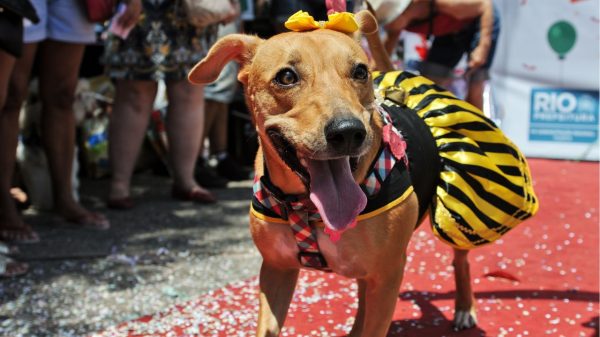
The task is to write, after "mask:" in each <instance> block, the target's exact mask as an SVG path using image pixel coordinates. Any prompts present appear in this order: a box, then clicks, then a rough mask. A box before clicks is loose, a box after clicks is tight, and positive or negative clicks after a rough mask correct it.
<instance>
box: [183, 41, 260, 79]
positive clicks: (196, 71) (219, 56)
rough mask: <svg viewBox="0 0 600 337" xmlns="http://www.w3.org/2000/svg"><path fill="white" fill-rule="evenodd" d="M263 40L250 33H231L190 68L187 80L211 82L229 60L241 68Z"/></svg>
mask: <svg viewBox="0 0 600 337" xmlns="http://www.w3.org/2000/svg"><path fill="white" fill-rule="evenodd" d="M262 41H263V40H262V39H260V38H258V37H256V36H252V35H244V34H231V35H227V36H225V37H223V38H222V39H220V40H219V41H217V42H216V43H215V44H214V45H213V46H212V48H210V50H209V51H208V55H206V57H205V58H204V59H202V60H201V61H200V62H198V64H196V65H195V66H194V68H192V70H191V71H190V73H189V74H188V80H189V81H190V82H192V83H193V84H202V83H210V82H213V81H215V80H216V79H217V77H219V74H220V73H221V70H223V67H225V65H226V64H227V63H228V62H229V61H236V62H238V63H240V65H241V66H242V68H243V67H244V66H245V65H246V64H248V63H249V62H250V60H252V57H253V56H254V52H255V51H256V47H257V46H258V45H259V44H260V43H261V42H262Z"/></svg>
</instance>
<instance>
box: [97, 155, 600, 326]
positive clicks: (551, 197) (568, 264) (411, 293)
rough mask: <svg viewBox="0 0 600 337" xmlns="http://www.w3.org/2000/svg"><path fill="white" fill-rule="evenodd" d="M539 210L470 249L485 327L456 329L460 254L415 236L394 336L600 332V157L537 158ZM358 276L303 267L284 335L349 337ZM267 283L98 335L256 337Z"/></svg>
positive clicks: (423, 234) (245, 285) (248, 284)
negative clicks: (455, 259) (455, 261)
mask: <svg viewBox="0 0 600 337" xmlns="http://www.w3.org/2000/svg"><path fill="white" fill-rule="evenodd" d="M530 164H531V166H532V171H533V172H532V173H533V177H534V182H535V185H536V191H537V194H538V197H539V199H540V205H541V207H540V211H539V214H538V215H537V216H536V217H534V218H533V219H531V220H528V221H527V222H526V223H524V224H522V225H520V226H519V227H517V228H516V229H515V230H513V232H511V233H510V234H508V235H507V236H506V237H505V238H504V239H503V240H501V241H500V242H497V243H496V244H494V245H490V246H486V247H483V248H481V249H477V250H475V251H473V252H472V253H471V254H470V258H471V268H472V269H471V274H472V275H473V282H474V290H475V292H476V293H475V296H476V298H477V307H478V318H479V326H478V327H476V328H473V329H470V330H467V331H464V332H461V333H455V332H453V331H452V329H451V319H452V315H453V297H454V292H453V288H454V285H453V282H454V280H453V274H452V268H451V266H450V262H451V258H452V257H451V251H450V249H449V248H448V247H446V246H444V245H443V244H442V243H440V242H439V241H437V240H436V239H435V238H434V237H433V236H432V235H431V233H430V231H429V229H428V228H426V227H427V226H422V227H421V228H420V229H419V230H418V231H416V232H415V234H414V236H413V240H412V242H411V245H410V250H409V258H408V264H407V270H406V273H405V279H404V282H403V285H402V288H401V292H400V296H399V298H398V303H397V306H396V311H395V313H394V319H393V322H392V324H391V326H390V330H389V334H388V336H415V337H416V336H462V337H474V336H523V337H525V336H568V337H576V336H598V329H599V327H598V310H599V306H598V296H599V295H598V282H599V279H598V263H599V256H598V253H599V252H598V202H599V200H598V173H599V172H598V163H590V162H570V161H555V160H530ZM355 296H356V285H355V284H354V282H353V281H352V280H348V279H344V278H342V277H339V276H336V275H330V274H323V273H319V272H303V273H301V279H300V281H299V284H298V287H297V290H296V293H295V295H294V299H293V302H292V304H291V307H290V310H289V314H288V319H287V321H286V324H285V326H286V327H285V329H284V332H283V333H282V335H283V336H298V337H301V336H344V335H345V334H347V333H348V331H349V330H350V328H351V326H352V322H353V315H354V313H355V311H356V307H357V304H356V302H355V300H354V298H355ZM257 306H258V301H257V280H256V278H251V279H249V280H245V281H241V282H238V283H234V284H231V285H229V286H227V287H224V288H221V289H218V290H216V291H213V292H210V293H208V294H205V295H203V296H201V297H200V298H198V299H196V300H192V301H189V302H186V303H183V304H180V305H177V306H175V307H172V308H169V309H166V310H165V311H164V312H161V313H157V314H155V315H152V316H146V317H142V318H139V319H136V320H133V321H129V322H125V323H123V324H121V325H118V326H116V327H113V328H110V329H107V330H105V331H104V332H101V333H98V334H96V335H93V336H94V337H109V336H219V337H221V336H228V337H229V336H252V335H253V330H254V328H255V324H256V323H255V321H256V315H257Z"/></svg>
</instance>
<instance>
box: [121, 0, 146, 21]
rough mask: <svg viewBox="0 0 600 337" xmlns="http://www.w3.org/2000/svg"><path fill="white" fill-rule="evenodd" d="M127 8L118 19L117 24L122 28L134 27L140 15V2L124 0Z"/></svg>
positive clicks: (138, 0)
mask: <svg viewBox="0 0 600 337" xmlns="http://www.w3.org/2000/svg"><path fill="white" fill-rule="evenodd" d="M125 4H126V5H127V7H126V8H125V11H124V12H123V14H122V15H121V16H120V17H119V19H118V24H119V25H121V26H122V27H131V26H134V25H135V24H136V23H137V21H138V19H139V18H140V15H141V14H142V0H126V1H125Z"/></svg>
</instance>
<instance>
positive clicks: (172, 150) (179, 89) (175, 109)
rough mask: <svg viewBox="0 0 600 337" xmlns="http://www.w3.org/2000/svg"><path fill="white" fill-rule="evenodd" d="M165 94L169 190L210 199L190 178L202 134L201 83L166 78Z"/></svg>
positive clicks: (180, 194) (202, 102)
mask: <svg viewBox="0 0 600 337" xmlns="http://www.w3.org/2000/svg"><path fill="white" fill-rule="evenodd" d="M167 95H168V99H169V106H168V109H167V121H166V128H167V137H168V140H169V162H170V165H171V168H172V171H173V179H174V183H173V187H174V189H173V192H174V193H173V194H174V196H175V197H177V198H180V199H190V200H192V199H193V200H194V201H198V202H214V201H215V199H214V196H213V195H212V194H211V193H210V192H209V191H207V190H206V189H204V188H202V187H200V186H199V185H198V183H197V182H196V181H195V180H194V166H195V164H196V159H197V157H198V150H199V148H200V141H201V140H202V139H203V137H204V136H203V130H204V90H203V87H201V86H194V85H192V84H190V83H189V82H188V81H187V80H179V81H175V80H173V81H167ZM177 191H181V192H182V193H177ZM185 195H187V196H189V198H188V197H186V196H185Z"/></svg>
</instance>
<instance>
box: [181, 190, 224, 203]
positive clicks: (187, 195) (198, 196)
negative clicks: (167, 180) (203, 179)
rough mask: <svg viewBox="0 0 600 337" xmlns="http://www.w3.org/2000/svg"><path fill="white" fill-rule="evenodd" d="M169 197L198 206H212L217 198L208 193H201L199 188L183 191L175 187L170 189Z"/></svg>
mask: <svg viewBox="0 0 600 337" xmlns="http://www.w3.org/2000/svg"><path fill="white" fill-rule="evenodd" d="M171 196H172V197H173V199H177V200H182V201H193V202H197V203H199V204H214V203H215V202H217V198H216V197H215V196H214V195H213V194H212V193H210V192H208V191H203V190H201V189H200V188H197V187H196V188H193V189H191V190H188V191H185V190H182V189H179V188H177V187H175V186H173V187H172V189H171Z"/></svg>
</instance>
